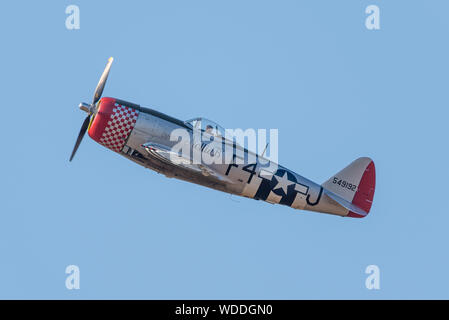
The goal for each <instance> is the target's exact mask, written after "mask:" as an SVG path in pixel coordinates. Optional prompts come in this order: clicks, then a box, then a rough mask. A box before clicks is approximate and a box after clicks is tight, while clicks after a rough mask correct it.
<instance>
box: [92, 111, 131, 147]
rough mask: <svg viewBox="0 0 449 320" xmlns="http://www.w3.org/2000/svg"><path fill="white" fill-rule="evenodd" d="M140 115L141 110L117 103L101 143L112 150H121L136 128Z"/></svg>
mask: <svg viewBox="0 0 449 320" xmlns="http://www.w3.org/2000/svg"><path fill="white" fill-rule="evenodd" d="M138 116H139V111H137V110H135V109H133V108H130V107H127V106H123V105H119V104H117V103H115V104H114V109H113V110H112V114H111V117H110V119H109V121H108V124H107V126H106V127H105V128H104V131H103V134H102V136H101V138H100V143H101V144H102V145H104V146H105V147H107V148H109V149H111V150H114V151H116V152H120V151H121V150H122V148H123V146H124V145H125V142H126V139H127V138H128V135H129V134H130V133H131V131H132V129H133V128H134V125H135V124H136V121H137V117H138Z"/></svg>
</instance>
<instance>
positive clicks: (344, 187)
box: [322, 158, 376, 218]
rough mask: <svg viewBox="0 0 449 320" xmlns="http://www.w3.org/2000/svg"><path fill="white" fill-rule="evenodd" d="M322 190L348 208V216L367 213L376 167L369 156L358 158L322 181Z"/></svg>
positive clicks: (372, 191) (372, 192)
mask: <svg viewBox="0 0 449 320" xmlns="http://www.w3.org/2000/svg"><path fill="white" fill-rule="evenodd" d="M322 186H323V188H324V192H325V193H326V194H327V195H328V196H329V197H331V198H332V199H333V200H335V201H336V202H338V203H339V204H340V205H341V206H343V207H344V208H346V209H348V215H347V216H348V217H353V218H363V217H365V216H366V215H368V213H369V211H370V209H371V205H372V203H373V197H374V189H375V187H376V169H375V167H374V162H373V160H371V159H370V158H359V159H357V160H355V161H353V162H352V163H351V164H350V165H349V166H347V167H346V168H344V169H343V170H341V171H340V172H339V173H337V174H335V175H333V176H332V177H331V178H330V179H329V180H327V181H326V182H325V183H323V185H322Z"/></svg>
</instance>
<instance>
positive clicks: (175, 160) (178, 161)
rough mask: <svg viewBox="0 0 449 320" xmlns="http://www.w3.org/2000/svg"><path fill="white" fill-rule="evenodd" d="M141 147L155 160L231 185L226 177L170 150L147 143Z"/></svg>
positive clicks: (156, 144) (160, 145) (230, 181)
mask: <svg viewBox="0 0 449 320" xmlns="http://www.w3.org/2000/svg"><path fill="white" fill-rule="evenodd" d="M142 147H143V148H144V149H145V150H146V151H147V152H148V154H149V155H150V156H152V157H154V158H156V159H159V160H161V161H163V162H165V163H170V164H172V165H175V166H178V167H183V168H185V169H189V170H191V171H195V172H198V173H201V174H202V175H203V176H206V177H207V176H212V177H215V178H217V179H218V180H220V181H226V182H229V183H233V182H232V180H230V179H228V178H227V177H226V176H223V175H222V174H220V173H218V172H216V171H215V170H213V169H212V168H210V167H208V166H207V165H205V164H195V163H193V161H192V160H191V159H189V158H186V157H184V156H182V155H179V154H177V153H176V152H173V151H172V150H171V148H169V147H167V146H164V145H162V144H159V143H153V142H147V143H144V144H143V145H142Z"/></svg>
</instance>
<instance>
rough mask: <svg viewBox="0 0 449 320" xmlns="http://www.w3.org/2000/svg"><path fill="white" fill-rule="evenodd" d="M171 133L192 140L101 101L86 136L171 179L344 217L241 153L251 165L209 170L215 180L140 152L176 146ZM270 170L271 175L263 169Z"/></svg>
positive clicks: (181, 125) (305, 187)
mask: <svg viewBox="0 0 449 320" xmlns="http://www.w3.org/2000/svg"><path fill="white" fill-rule="evenodd" d="M176 129H184V130H186V131H187V132H189V134H190V135H193V129H192V127H191V126H189V125H188V124H187V123H185V122H184V121H181V120H179V119H176V118H173V117H171V116H168V115H166V114H163V113H161V112H158V111H156V110H153V109H149V108H144V107H141V106H139V105H137V104H134V103H130V102H126V101H123V100H119V99H115V98H107V97H105V98H102V99H101V100H100V101H99V102H98V106H97V112H96V114H95V116H94V117H93V118H92V120H91V123H90V125H89V130H88V134H89V136H90V137H91V138H92V139H93V140H95V141H96V142H98V143H100V144H102V145H103V146H105V147H107V148H109V149H111V150H113V151H115V152H117V153H119V154H121V155H122V156H124V157H126V158H128V159H130V160H132V161H134V162H136V163H138V164H140V165H142V166H144V167H146V168H149V169H152V170H154V171H156V172H158V173H162V174H164V175H165V176H167V177H170V178H177V179H181V180H185V181H189V182H192V183H196V184H199V185H203V186H206V187H209V188H212V189H216V190H219V191H223V192H227V193H230V194H235V195H239V196H244V197H248V198H252V199H255V200H263V201H267V202H269V203H273V204H282V205H286V206H289V207H292V208H295V209H304V210H310V211H319V212H326V213H331V214H336V215H342V216H345V215H347V213H348V210H346V209H345V208H343V207H342V206H340V205H339V204H338V203H337V202H336V201H334V200H333V199H332V198H331V197H329V196H328V195H327V194H326V192H323V187H322V186H321V185H319V184H316V183H314V182H313V181H311V180H308V179H306V178H304V177H302V176H300V175H298V174H296V173H295V172H293V171H291V170H289V169H287V168H285V167H282V166H280V165H278V164H274V163H272V162H270V161H269V160H268V159H266V158H263V157H261V156H259V155H256V154H254V153H252V152H251V151H248V150H246V149H245V150H244V153H245V154H246V155H248V154H250V155H252V156H253V158H252V159H255V161H252V162H244V163H214V164H210V165H209V167H210V168H211V169H212V170H214V171H215V172H217V173H218V174H220V175H221V176H223V177H226V180H220V179H216V178H215V177H213V176H210V175H206V174H204V173H201V172H196V171H192V170H189V169H187V168H184V167H181V166H177V165H174V164H173V163H170V162H169V161H164V159H160V158H157V157H153V156H151V155H150V154H149V153H148V152H147V151H146V150H145V148H144V147H143V145H144V144H145V143H148V142H152V143H156V144H162V145H166V146H168V147H172V146H173V145H175V143H176V141H171V140H170V135H171V133H172V132H173V131H174V130H176ZM235 148H242V147H240V146H234V151H233V152H235ZM234 156H235V155H234ZM273 165H275V166H274V167H275V168H276V170H275V171H271V172H267V170H265V168H267V167H270V168H272V167H273Z"/></svg>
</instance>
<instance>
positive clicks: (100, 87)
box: [92, 57, 114, 105]
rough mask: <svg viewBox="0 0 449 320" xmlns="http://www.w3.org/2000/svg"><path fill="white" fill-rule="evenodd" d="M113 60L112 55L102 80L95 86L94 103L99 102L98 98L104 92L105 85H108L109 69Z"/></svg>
mask: <svg viewBox="0 0 449 320" xmlns="http://www.w3.org/2000/svg"><path fill="white" fill-rule="evenodd" d="M112 61H114V58H113V57H110V58H109V59H108V63H107V64H106V68H104V71H103V74H102V75H101V78H100V81H98V84H97V87H96V88H95V93H94V99H93V100H92V105H95V104H96V103H97V102H98V100H100V98H101V95H102V94H103V89H104V86H105V85H106V80H108V75H109V70H110V69H111V65H112Z"/></svg>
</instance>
